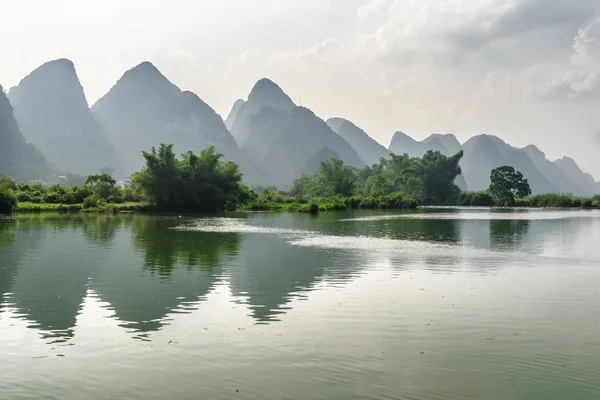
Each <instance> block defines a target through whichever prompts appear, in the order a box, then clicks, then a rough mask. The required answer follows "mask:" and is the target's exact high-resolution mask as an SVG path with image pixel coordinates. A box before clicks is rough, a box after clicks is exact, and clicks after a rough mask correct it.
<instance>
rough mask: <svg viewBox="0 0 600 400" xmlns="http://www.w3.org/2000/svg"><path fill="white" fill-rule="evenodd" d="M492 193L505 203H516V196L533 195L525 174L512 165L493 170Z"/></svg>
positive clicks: (491, 178)
mask: <svg viewBox="0 0 600 400" xmlns="http://www.w3.org/2000/svg"><path fill="white" fill-rule="evenodd" d="M490 181H491V184H490V189H489V190H490V193H491V194H492V195H494V196H495V197H497V198H498V200H499V201H500V202H501V203H502V204H504V205H511V206H512V205H514V204H515V197H517V198H523V197H526V196H529V195H531V187H530V186H529V182H528V181H527V179H525V178H523V174H522V173H520V172H519V171H515V169H514V168H513V167H511V166H507V165H505V166H502V167H498V168H495V169H494V170H492V174H491V177H490Z"/></svg>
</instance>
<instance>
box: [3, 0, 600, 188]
mask: <svg viewBox="0 0 600 400" xmlns="http://www.w3.org/2000/svg"><path fill="white" fill-rule="evenodd" d="M2 3H3V4H2V23H1V24H0V54H1V55H2V60H1V62H0V84H1V85H3V86H4V87H5V89H8V88H10V87H11V86H14V85H16V84H17V83H18V82H19V81H20V80H21V79H22V78H23V77H24V76H26V75H27V74H28V73H29V72H31V71H32V70H33V69H35V68H36V67H37V66H39V65H41V64H42V63H44V62H46V61H50V60H53V59H56V58H68V59H70V60H72V61H73V62H74V63H75V66H76V68H77V73H78V75H79V78H80V80H81V82H82V85H83V86H84V89H85V92H86V96H87V98H88V102H90V104H93V103H94V102H95V101H96V100H97V99H98V98H100V97H101V96H102V95H103V94H104V93H106V92H107V91H108V90H109V89H110V87H111V86H112V85H113V84H114V83H115V82H116V81H117V79H119V77H120V76H121V75H122V74H123V72H125V71H126V70H127V69H130V68H132V67H133V66H135V65H137V64H138V63H140V62H141V61H151V62H152V63H153V64H154V65H156V66H157V67H158V68H159V69H160V70H161V71H162V72H163V74H164V75H166V76H167V77H168V78H169V79H170V80H171V81H172V82H173V83H175V84H176V85H178V86H179V87H180V88H181V89H183V90H191V91H193V92H195V93H196V94H198V95H199V96H200V97H201V98H202V99H203V100H204V101H206V102H207V103H208V104H210V105H211V106H212V107H213V108H214V109H215V110H216V111H217V112H218V113H220V114H221V115H222V116H223V117H226V116H227V113H228V112H229V110H230V108H231V105H232V104H233V102H234V101H235V100H236V99H238V98H246V97H247V95H248V92H249V91H250V89H251V88H252V86H253V84H254V83H255V82H256V81H257V80H259V79H260V78H263V77H268V78H270V79H272V80H273V81H275V82H276V83H278V84H279V85H280V86H281V87H282V88H283V89H284V91H285V92H286V93H287V94H288V95H290V97H292V99H293V100H294V101H295V102H296V103H297V104H301V105H303V106H306V107H308V108H310V109H312V110H313V111H314V112H315V113H316V114H317V115H319V116H320V117H322V118H329V117H334V116H336V117H343V118H346V119H349V120H351V121H352V122H354V123H355V124H356V125H358V126H360V127H361V128H363V129H364V130H365V131H366V132H367V133H369V135H371V136H372V137H373V138H375V139H376V140H377V141H379V142H380V143H382V144H383V145H385V146H387V145H388V144H389V141H390V139H391V137H392V135H393V133H394V132H395V131H398V130H400V131H403V132H405V133H407V134H409V135H411V136H412V137H414V138H416V139H423V138H425V137H426V136H428V135H429V134H431V133H454V134H455V135H456V136H457V137H458V138H459V140H461V141H464V140H467V139H468V138H469V137H471V136H473V135H477V134H481V133H489V134H495V135H497V136H499V137H501V138H502V139H504V140H505V141H507V142H508V143H510V144H511V145H513V146H518V147H522V146H526V145H528V144H536V145H537V146H538V147H539V148H540V149H541V150H542V151H544V152H545V153H546V154H547V156H548V157H549V158H550V159H555V158H559V157H562V156H564V155H568V156H571V157H573V158H575V159H576V160H577V161H578V163H579V164H580V165H581V166H582V167H583V169H584V170H587V171H590V172H592V173H593V174H594V175H595V177H596V178H597V179H600V162H599V161H598V157H597V154H600V1H598V0H254V1H248V0H170V1H167V0H53V1H47V0H19V1H8V0H2Z"/></svg>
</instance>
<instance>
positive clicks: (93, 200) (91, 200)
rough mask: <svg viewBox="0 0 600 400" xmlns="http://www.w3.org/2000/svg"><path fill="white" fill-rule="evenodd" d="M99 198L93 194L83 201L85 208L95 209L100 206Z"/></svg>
mask: <svg viewBox="0 0 600 400" xmlns="http://www.w3.org/2000/svg"><path fill="white" fill-rule="evenodd" d="M99 200H100V199H99V198H98V196H96V195H95V194H91V195H89V196H88V197H86V198H85V199H84V200H83V208H84V209H85V208H95V207H97V206H98V203H99Z"/></svg>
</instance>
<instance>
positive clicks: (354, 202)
mask: <svg viewBox="0 0 600 400" xmlns="http://www.w3.org/2000/svg"><path fill="white" fill-rule="evenodd" d="M536 197H537V196H536ZM536 197H534V198H532V199H522V200H519V201H517V204H515V206H514V207H518V208H556V209H560V208H582V209H598V210H600V202H598V201H596V202H594V201H592V200H589V201H586V200H585V199H571V200H570V201H568V202H567V201H566V200H564V199H562V200H560V201H556V199H555V201H540V200H541V199H540V198H537V199H536ZM540 197H541V196H540ZM546 199H548V197H546ZM418 206H419V205H418V204H417V202H416V201H414V200H412V199H410V198H408V197H402V196H381V197H379V198H374V197H366V198H365V197H362V198H361V197H348V198H343V197H335V198H329V199H316V200H315V201H308V200H306V199H302V198H294V197H288V198H284V199H282V200H279V201H254V202H251V203H248V204H245V205H241V206H239V207H238V208H237V209H236V210H237V211H282V212H301V213H317V212H327V211H346V210H401V209H415V208H417V207H418ZM432 207H435V206H434V205H432ZM446 207H490V208H506V207H504V206H502V205H498V204H448V205H446ZM158 211H160V210H158V209H157V208H156V207H155V206H154V205H152V204H150V203H145V202H126V203H114V204H113V203H110V204H104V205H102V206H99V207H90V208H84V206H83V204H82V203H81V204H52V203H32V202H19V203H17V205H16V206H15V208H14V209H13V213H45V212H53V213H56V212H59V213H96V214H116V213H119V212H158ZM232 211H233V210H232Z"/></svg>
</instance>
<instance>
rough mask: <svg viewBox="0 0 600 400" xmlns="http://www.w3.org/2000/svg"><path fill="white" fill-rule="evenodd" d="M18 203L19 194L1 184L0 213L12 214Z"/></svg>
mask: <svg viewBox="0 0 600 400" xmlns="http://www.w3.org/2000/svg"><path fill="white" fill-rule="evenodd" d="M16 205H17V196H15V193H14V192H13V190H12V189H10V188H8V187H6V186H0V214H10V213H11V212H12V210H13V208H14V207H15V206H16Z"/></svg>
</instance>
